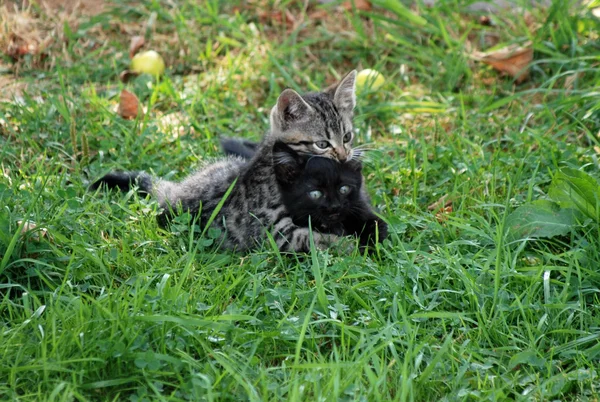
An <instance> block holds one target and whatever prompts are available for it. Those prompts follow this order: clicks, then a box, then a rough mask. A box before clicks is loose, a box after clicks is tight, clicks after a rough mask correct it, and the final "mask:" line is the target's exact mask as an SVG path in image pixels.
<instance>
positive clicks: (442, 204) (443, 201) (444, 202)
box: [427, 194, 452, 211]
mask: <svg viewBox="0 0 600 402" xmlns="http://www.w3.org/2000/svg"><path fill="white" fill-rule="evenodd" d="M451 205H452V200H450V199H449V198H448V194H444V195H443V196H441V197H440V198H439V199H438V200H437V201H436V202H434V203H433V204H431V205H429V206H428V207H427V209H428V210H429V211H437V210H438V209H441V208H447V207H449V206H451Z"/></svg>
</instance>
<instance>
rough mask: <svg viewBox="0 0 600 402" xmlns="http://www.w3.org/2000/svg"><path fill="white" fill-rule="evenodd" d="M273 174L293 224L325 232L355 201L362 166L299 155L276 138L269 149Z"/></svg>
mask: <svg viewBox="0 0 600 402" xmlns="http://www.w3.org/2000/svg"><path fill="white" fill-rule="evenodd" d="M273 162H274V170H275V176H276V178H277V182H278V184H279V189H280V192H281V196H282V200H283V203H284V205H285V206H286V209H287V210H288V212H289V213H290V214H291V215H292V219H293V221H294V223H295V224H297V225H300V226H306V225H308V217H309V216H310V218H311V224H312V226H313V227H314V228H316V229H318V230H321V231H327V230H331V229H333V228H335V227H336V225H339V224H340V223H341V222H342V221H343V220H344V218H346V217H347V216H348V215H349V214H350V212H351V211H352V206H353V205H356V204H357V203H358V202H359V197H360V187H361V184H362V173H361V170H362V165H361V162H360V161H359V160H358V159H351V160H349V161H346V162H343V163H340V162H337V161H334V160H333V159H331V158H324V157H320V156H309V155H302V154H299V153H298V152H296V151H294V150H293V149H292V148H291V146H289V145H287V144H285V143H283V142H281V141H279V142H277V143H275V145H274V148H273Z"/></svg>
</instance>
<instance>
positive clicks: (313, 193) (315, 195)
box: [308, 190, 323, 200]
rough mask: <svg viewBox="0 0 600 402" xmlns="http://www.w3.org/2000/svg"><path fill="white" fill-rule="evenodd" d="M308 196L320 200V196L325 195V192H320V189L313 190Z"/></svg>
mask: <svg viewBox="0 0 600 402" xmlns="http://www.w3.org/2000/svg"><path fill="white" fill-rule="evenodd" d="M308 196H309V197H310V198H312V199H313V200H318V199H319V198H321V197H322V196H323V193H322V192H320V191H319V190H313V191H311V192H309V193H308Z"/></svg>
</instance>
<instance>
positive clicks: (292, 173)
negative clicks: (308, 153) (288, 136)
mask: <svg viewBox="0 0 600 402" xmlns="http://www.w3.org/2000/svg"><path fill="white" fill-rule="evenodd" d="M304 162H305V161H304V158H303V157H302V156H301V155H299V154H298V153H297V152H296V151H294V150H293V149H292V148H291V147H290V146H289V145H287V144H286V143H284V142H281V141H277V142H276V143H275V144H274V145H273V167H274V169H275V177H277V180H278V181H279V182H281V183H283V184H290V183H292V182H293V181H294V180H295V179H296V178H298V175H299V174H300V173H301V171H302V169H303V167H304Z"/></svg>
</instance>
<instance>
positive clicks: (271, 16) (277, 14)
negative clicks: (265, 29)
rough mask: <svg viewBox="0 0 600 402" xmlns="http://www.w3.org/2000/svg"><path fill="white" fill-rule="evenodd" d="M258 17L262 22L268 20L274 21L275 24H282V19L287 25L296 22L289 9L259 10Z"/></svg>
mask: <svg viewBox="0 0 600 402" xmlns="http://www.w3.org/2000/svg"><path fill="white" fill-rule="evenodd" d="M258 18H259V19H260V21H261V22H262V23H263V24H266V23H269V22H275V23H277V24H282V23H283V21H285V22H286V24H289V25H293V24H294V23H295V22H296V18H295V17H294V15H293V14H292V13H291V12H290V10H287V9H286V10H285V12H282V11H270V12H269V11H259V12H258Z"/></svg>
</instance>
